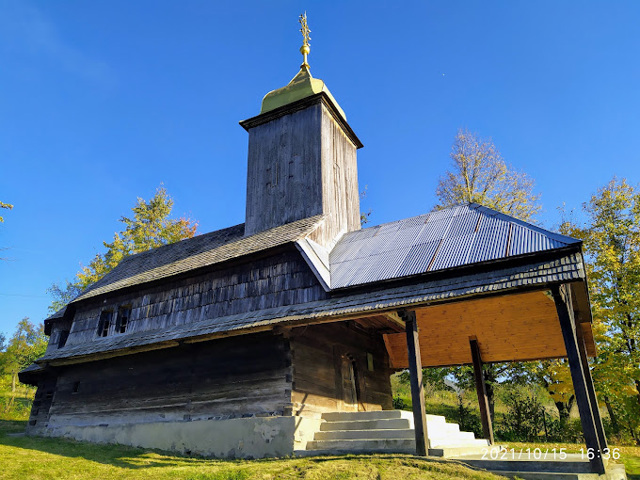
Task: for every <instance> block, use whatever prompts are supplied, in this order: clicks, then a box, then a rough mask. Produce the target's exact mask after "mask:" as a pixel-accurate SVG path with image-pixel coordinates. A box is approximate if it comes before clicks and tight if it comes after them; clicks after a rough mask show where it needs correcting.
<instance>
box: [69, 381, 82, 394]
mask: <svg viewBox="0 0 640 480" xmlns="http://www.w3.org/2000/svg"><path fill="white" fill-rule="evenodd" d="M79 389H80V382H73V388H72V389H71V393H78V390H79Z"/></svg>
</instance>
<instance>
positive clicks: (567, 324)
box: [551, 285, 605, 474]
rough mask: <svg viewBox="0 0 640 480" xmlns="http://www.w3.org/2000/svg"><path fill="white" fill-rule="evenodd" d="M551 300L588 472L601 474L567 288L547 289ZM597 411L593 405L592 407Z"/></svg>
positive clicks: (601, 461)
mask: <svg viewBox="0 0 640 480" xmlns="http://www.w3.org/2000/svg"><path fill="white" fill-rule="evenodd" d="M551 293H552V295H553V300H554V301H555V304H556V310H557V312H558V318H559V320H560V327H561V329H562V336H563V338H564V345H565V348H566V349H567V358H568V360H569V369H570V371H571V380H572V381H573V390H574V392H575V395H576V402H577V404H578V410H579V411H580V423H581V424H582V433H583V435H584V439H585V443H586V445H587V449H588V450H589V451H590V452H593V454H594V458H593V460H591V469H592V471H593V472H595V473H600V474H602V473H605V468H604V462H603V460H602V453H603V452H602V451H603V448H604V447H601V445H600V439H599V436H598V429H597V428H596V421H595V418H594V410H593V408H592V405H591V400H590V398H589V393H588V387H587V380H586V376H585V372H584V368H583V363H582V360H581V359H580V350H579V347H578V341H577V338H576V328H575V320H574V318H573V306H572V304H571V291H570V290H569V287H568V286H567V285H560V286H558V285H555V286H553V287H551ZM596 408H597V406H596Z"/></svg>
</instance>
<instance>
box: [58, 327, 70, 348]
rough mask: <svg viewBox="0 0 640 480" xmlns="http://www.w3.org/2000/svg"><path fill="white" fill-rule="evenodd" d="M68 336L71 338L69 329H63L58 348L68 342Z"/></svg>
mask: <svg viewBox="0 0 640 480" xmlns="http://www.w3.org/2000/svg"><path fill="white" fill-rule="evenodd" d="M67 338H69V330H62V331H61V332H60V338H59V339H58V348H62V347H64V346H65V344H66V343H67Z"/></svg>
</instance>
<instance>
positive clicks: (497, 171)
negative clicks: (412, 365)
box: [436, 129, 541, 417]
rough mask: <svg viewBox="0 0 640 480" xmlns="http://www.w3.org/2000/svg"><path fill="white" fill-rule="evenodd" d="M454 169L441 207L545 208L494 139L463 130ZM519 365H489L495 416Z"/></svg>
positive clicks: (441, 185)
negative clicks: (499, 391) (500, 393)
mask: <svg viewBox="0 0 640 480" xmlns="http://www.w3.org/2000/svg"><path fill="white" fill-rule="evenodd" d="M450 156H451V160H452V161H453V170H452V171H447V172H446V173H445V175H444V176H443V177H440V181H439V182H438V186H437V188H436V195H437V197H438V200H439V204H438V205H437V206H436V208H445V207H450V206H454V205H460V204H464V203H473V202H475V203H479V204H481V205H484V206H486V207H489V208H493V209H494V210H498V211H500V212H503V213H506V214H508V215H513V216H515V217H518V218H520V219H521V220H525V221H526V220H531V219H532V218H533V217H534V216H535V214H536V213H537V212H539V211H540V209H541V207H540V204H539V203H538V200H539V195H535V194H534V193H533V180H531V179H530V178H529V177H527V175H526V174H524V173H519V172H516V171H515V170H513V169H512V168H510V167H508V166H507V164H506V163H505V162H504V160H503V159H502V156H501V155H500V152H498V149H497V148H496V146H495V145H494V144H493V142H491V140H485V139H482V138H480V137H478V136H477V135H476V134H474V133H470V132H469V131H468V130H464V129H460V130H458V133H457V135H456V138H455V140H454V142H453V146H452V148H451V154H450ZM451 372H452V373H453V375H454V377H455V378H456V380H457V382H458V384H459V385H461V386H462V388H472V387H473V385H474V377H473V369H472V368H470V367H460V368H454V369H452V370H451ZM518 372H519V366H518V365H516V364H504V363H495V364H486V365H485V366H484V377H485V383H486V385H487V397H488V400H489V410H490V413H491V416H492V417H493V416H494V408H495V385H497V384H498V383H500V382H501V381H504V379H506V378H510V377H511V376H516V375H517V374H518Z"/></svg>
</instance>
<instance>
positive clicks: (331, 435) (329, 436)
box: [314, 428, 415, 440]
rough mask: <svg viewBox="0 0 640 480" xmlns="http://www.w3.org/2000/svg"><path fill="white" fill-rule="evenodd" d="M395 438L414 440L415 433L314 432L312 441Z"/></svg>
mask: <svg viewBox="0 0 640 480" xmlns="http://www.w3.org/2000/svg"><path fill="white" fill-rule="evenodd" d="M377 438H381V439H383V438H395V439H409V440H412V439H414V438H415V433H414V431H413V430H411V429H409V428H402V429H390V428H387V429H378V430H371V429H370V430H330V431H326V432H316V434H315V436H314V440H342V439H343V440H348V439H351V440H357V439H377Z"/></svg>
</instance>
